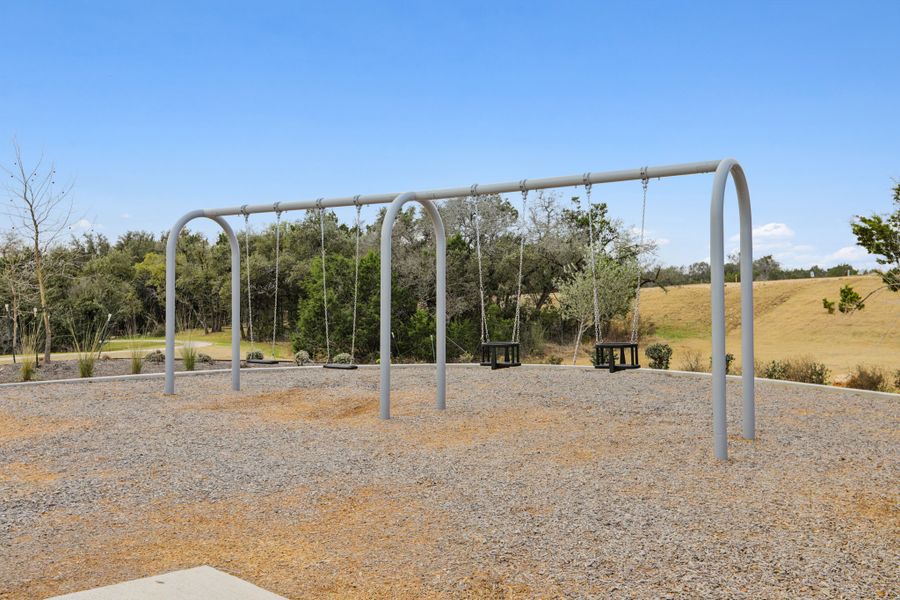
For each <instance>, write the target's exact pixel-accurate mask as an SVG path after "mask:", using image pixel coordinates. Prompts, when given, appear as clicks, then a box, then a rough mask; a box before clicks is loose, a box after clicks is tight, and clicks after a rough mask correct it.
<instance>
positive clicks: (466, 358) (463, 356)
mask: <svg viewBox="0 0 900 600" xmlns="http://www.w3.org/2000/svg"><path fill="white" fill-rule="evenodd" d="M474 360H475V356H474V355H473V354H472V353H471V352H462V353H460V355H459V357H458V358H457V361H458V362H461V363H470V362H472V361H474Z"/></svg>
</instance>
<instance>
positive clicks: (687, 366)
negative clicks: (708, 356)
mask: <svg viewBox="0 0 900 600" xmlns="http://www.w3.org/2000/svg"><path fill="white" fill-rule="evenodd" d="M681 370H682V371H693V372H695V373H702V372H704V371H706V368H705V367H704V365H703V355H702V354H700V353H699V352H697V351H696V350H688V351H687V352H685V353H684V361H682V363H681Z"/></svg>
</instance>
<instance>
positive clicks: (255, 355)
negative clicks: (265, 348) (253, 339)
mask: <svg viewBox="0 0 900 600" xmlns="http://www.w3.org/2000/svg"><path fill="white" fill-rule="evenodd" d="M262 359H263V353H262V350H251V351H250V352H248V353H247V360H262Z"/></svg>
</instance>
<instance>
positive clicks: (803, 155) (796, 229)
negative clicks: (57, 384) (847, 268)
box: [0, 0, 900, 266]
mask: <svg viewBox="0 0 900 600" xmlns="http://www.w3.org/2000/svg"><path fill="white" fill-rule="evenodd" d="M188 4H189V5H190V6H188ZM0 14H2V21H3V22H4V24H5V26H4V27H3V35H2V36H0V50H2V56H3V57H4V65H3V69H0V159H2V160H3V161H4V162H6V163H8V162H9V161H10V157H11V144H10V141H11V140H12V138H13V136H15V137H16V138H17V139H18V140H19V142H20V144H21V145H22V146H23V149H24V150H25V152H26V156H28V155H30V156H32V157H35V156H36V155H38V154H40V153H41V152H43V153H44V154H45V155H46V156H48V157H50V158H52V159H53V160H54V161H55V162H56V164H57V168H58V171H59V174H60V177H62V178H63V179H67V178H71V179H73V180H74V181H75V199H76V202H77V205H78V207H79V209H80V211H81V212H82V213H83V214H84V217H85V221H84V222H83V223H82V226H85V227H87V226H88V225H87V223H88V222H89V223H90V226H91V227H94V228H95V229H96V230H97V231H100V232H102V233H104V234H106V235H108V236H110V237H112V238H114V237H115V236H116V235H118V234H120V233H121V232H123V231H125V230H127V229H134V228H140V229H147V230H152V231H156V232H159V231H162V230H165V229H168V227H169V226H170V225H171V223H172V222H173V221H174V220H175V219H176V218H177V217H178V216H180V215H181V214H182V213H183V212H185V211H186V210H188V209H191V208H195V207H203V206H219V205H233V204H242V203H245V202H270V201H271V202H274V201H278V200H289V199H305V198H315V197H319V196H334V195H352V194H356V193H371V192H386V191H394V190H406V189H420V188H428V187H442V186H446V185H467V184H469V183H475V182H479V181H481V182H488V181H502V180H515V179H521V178H523V177H542V176H551V175H564V174H573V173H581V172H584V171H599V170H607V169H619V168H629V167H639V166H643V165H648V164H649V165H654V164H669V163H677V162H691V161H697V160H709V159H715V158H721V157H725V156H734V157H736V158H738V159H739V160H740V161H741V162H742V164H743V165H744V168H745V170H746V172H747V175H748V178H749V182H750V189H751V195H752V199H753V207H754V223H755V225H756V226H757V228H758V235H757V250H756V253H757V255H760V254H764V253H774V254H775V256H776V257H777V258H779V259H780V260H782V261H783V262H784V263H785V264H788V265H792V266H794V265H808V264H812V263H819V264H832V263H835V262H842V261H844V260H850V262H853V263H855V264H859V265H862V264H867V263H869V262H870V260H869V259H868V258H866V256H865V254H864V253H862V252H860V251H859V249H854V248H853V237H852V235H851V234H850V231H849V222H850V218H851V216H852V215H853V214H854V213H868V212H873V211H886V210H888V209H889V207H890V188H891V187H892V185H893V180H894V179H896V178H898V177H900V117H898V107H900V35H898V33H897V23H898V22H900V2H896V1H893V0H886V1H883V2H853V3H849V2H823V1H819V2H791V3H764V2H746V3H721V5H711V4H709V3H706V2H704V3H699V2H696V3H689V2H674V1H673V2H653V1H645V2H641V3H627V2H622V3H601V2H584V3H579V2H493V3H491V2H444V3H430V2H371V3H368V2H364V3H363V2H361V3H342V2H329V3H310V4H304V3H299V2H298V3H261V2H256V3H237V2H232V3H229V2H192V3H185V2H152V3H151V2H144V3H140V2H84V1H80V2H79V1H68V2H63V1H58V2H41V1H30V2H13V1H10V0H7V1H4V2H3V3H2V9H0ZM710 184H711V176H694V177H690V178H679V179H670V180H664V181H661V182H655V181H654V182H651V188H650V207H649V211H648V225H647V226H648V228H649V229H650V230H651V231H652V235H653V236H654V237H655V238H657V239H658V240H660V243H661V246H660V251H659V255H660V258H661V259H662V260H663V261H664V262H667V263H674V264H683V263H688V262H693V261H696V260H704V259H705V258H706V257H707V256H708V254H709V252H708V224H707V223H708V204H709V188H710ZM597 192H598V193H599V194H600V195H601V196H602V197H603V198H604V199H606V200H607V201H608V202H609V204H610V206H611V212H612V213H613V214H614V215H615V216H618V217H621V218H623V219H624V220H625V221H626V222H629V223H635V222H637V221H638V220H639V211H640V206H639V202H640V185H639V184H638V183H631V184H617V185H612V186H603V187H601V188H599V189H598V190H597ZM733 204H734V202H733V201H732V202H731V203H730V204H729V207H728V208H729V212H728V213H727V219H728V232H727V235H728V236H730V235H732V234H733V233H735V232H736V231H737V220H736V210H734V207H733ZM373 214H374V209H369V212H368V214H367V216H368V217H369V218H371V217H372V215H373ZM261 221H262V219H260V220H259V222H261ZM209 231H213V229H211V228H210V229H209ZM732 243H733V245H734V246H735V247H736V242H732ZM730 249H731V248H729V250H730Z"/></svg>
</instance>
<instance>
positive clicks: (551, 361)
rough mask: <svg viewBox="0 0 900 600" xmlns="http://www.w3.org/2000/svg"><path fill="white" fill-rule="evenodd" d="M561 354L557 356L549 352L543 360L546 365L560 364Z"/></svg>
mask: <svg viewBox="0 0 900 600" xmlns="http://www.w3.org/2000/svg"><path fill="white" fill-rule="evenodd" d="M562 361H563V359H562V356H557V355H556V354H551V355H550V356H548V357H547V358H546V359H545V361H544V362H546V363H547V364H548V365H561V364H562Z"/></svg>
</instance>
